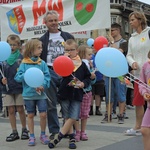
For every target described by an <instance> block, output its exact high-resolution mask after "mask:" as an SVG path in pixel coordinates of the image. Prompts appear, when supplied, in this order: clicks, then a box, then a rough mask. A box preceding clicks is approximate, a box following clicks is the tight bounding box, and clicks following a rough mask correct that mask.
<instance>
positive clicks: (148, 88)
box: [126, 76, 150, 91]
mask: <svg viewBox="0 0 150 150" xmlns="http://www.w3.org/2000/svg"><path fill="white" fill-rule="evenodd" d="M126 78H127V79H131V80H133V81H134V82H135V83H137V84H139V85H141V86H142V87H144V88H145V89H147V90H148V91H150V87H147V86H148V85H147V84H145V83H144V82H142V83H140V82H138V81H136V80H135V79H132V78H131V77H128V76H126ZM137 79H138V78H137ZM143 83H144V84H143Z"/></svg>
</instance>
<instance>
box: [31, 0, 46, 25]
mask: <svg viewBox="0 0 150 150" xmlns="http://www.w3.org/2000/svg"><path fill="white" fill-rule="evenodd" d="M45 6H46V0H43V1H42V3H41V5H40V7H38V1H37V0H35V1H33V7H32V11H33V16H34V26H36V25H37V24H38V17H39V16H42V15H43V14H45V13H46V8H45Z"/></svg>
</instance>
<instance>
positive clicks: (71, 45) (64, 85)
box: [48, 39, 91, 149]
mask: <svg viewBox="0 0 150 150" xmlns="http://www.w3.org/2000/svg"><path fill="white" fill-rule="evenodd" d="M64 48H65V56H68V57H69V58H70V59H71V60H72V61H71V63H72V62H73V65H74V67H73V70H72V74H68V75H67V76H63V79H62V82H61V84H60V87H59V90H58V98H59V102H60V105H61V108H62V115H63V118H64V119H65V123H64V125H63V127H62V129H61V131H60V132H59V133H58V134H57V135H56V136H55V137H54V139H53V140H50V143H49V144H48V146H49V148H54V147H55V146H56V144H57V143H58V142H60V140H61V139H62V138H64V136H65V135H66V134H68V135H69V148H70V149H76V144H75V141H76V140H75V135H74V132H73V124H74V123H75V122H76V120H78V119H79V114H80V105H81V102H82V99H83V94H84V93H83V88H86V87H88V86H89V84H90V76H91V73H90V71H89V70H88V68H87V66H86V64H85V63H84V62H82V60H81V59H80V57H79V55H78V50H77V44H76V42H75V41H74V40H72V39H69V40H67V41H66V42H65V45H64ZM60 57H61V56H60ZM57 60H58V58H57ZM61 61H62V60H61ZM55 63H56V62H55V61H54V64H53V67H54V70H56V68H55ZM68 65H69V64H66V67H67V66H68ZM69 66H70V65H69ZM68 69H69V68H68ZM64 72H65V70H64V71H63V72H62V73H64ZM66 72H68V70H66ZM59 75H61V74H60V73H59Z"/></svg>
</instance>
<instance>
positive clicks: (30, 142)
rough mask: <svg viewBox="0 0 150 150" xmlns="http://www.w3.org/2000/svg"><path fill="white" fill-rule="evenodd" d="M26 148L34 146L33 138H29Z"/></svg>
mask: <svg viewBox="0 0 150 150" xmlns="http://www.w3.org/2000/svg"><path fill="white" fill-rule="evenodd" d="M28 146H35V138H34V137H30V138H29V143H28Z"/></svg>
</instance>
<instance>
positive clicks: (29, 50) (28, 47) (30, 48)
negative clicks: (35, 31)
mask: <svg viewBox="0 0 150 150" xmlns="http://www.w3.org/2000/svg"><path fill="white" fill-rule="evenodd" d="M39 44H42V42H41V41H40V40H38V39H31V40H29V41H28V42H27V43H26V44H25V51H24V54H23V56H24V58H27V57H29V58H30V57H32V56H33V52H34V50H35V49H36V48H37V47H38V45H39Z"/></svg>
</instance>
